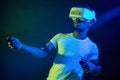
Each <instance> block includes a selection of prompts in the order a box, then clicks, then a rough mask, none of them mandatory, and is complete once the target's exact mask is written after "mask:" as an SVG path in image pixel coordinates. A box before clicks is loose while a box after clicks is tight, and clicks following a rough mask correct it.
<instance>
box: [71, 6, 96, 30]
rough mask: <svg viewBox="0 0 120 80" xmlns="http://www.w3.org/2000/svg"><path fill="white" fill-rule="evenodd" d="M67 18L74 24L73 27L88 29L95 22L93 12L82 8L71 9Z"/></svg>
mask: <svg viewBox="0 0 120 80" xmlns="http://www.w3.org/2000/svg"><path fill="white" fill-rule="evenodd" d="M69 17H70V18H71V19H72V20H73V22H74V27H78V28H79V26H80V28H81V27H83V28H86V27H90V26H92V25H93V24H94V23H95V22H96V17H95V11H94V10H90V9H87V8H82V7H72V8H71V10H70V13H69Z"/></svg>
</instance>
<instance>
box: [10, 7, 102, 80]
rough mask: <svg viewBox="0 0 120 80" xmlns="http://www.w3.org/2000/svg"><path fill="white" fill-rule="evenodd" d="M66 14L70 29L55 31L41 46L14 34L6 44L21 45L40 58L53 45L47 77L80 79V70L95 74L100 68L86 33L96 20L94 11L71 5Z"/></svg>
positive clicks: (94, 49)
mask: <svg viewBox="0 0 120 80" xmlns="http://www.w3.org/2000/svg"><path fill="white" fill-rule="evenodd" d="M69 17H70V18H71V19H72V20H73V25H74V31H73V32H72V33H68V34H63V33H58V34H56V35H55V36H54V37H53V38H52V39H51V40H50V42H48V43H47V44H46V45H45V46H44V47H42V48H41V49H40V48H36V47H32V46H28V45H26V44H23V43H21V42H20V41H19V40H18V39H17V38H14V37H8V46H9V47H10V48H14V49H23V50H25V51H28V52H30V53H31V54H33V55H36V56H38V57H40V58H43V57H45V56H47V55H48V54H49V53H50V51H51V50H52V49H57V50H58V53H57V54H56V57H55V59H54V61H53V65H52V67H51V69H50V72H49V75H48V78H47V80H82V76H83V73H86V74H88V73H90V74H91V75H93V76H97V75H98V74H99V73H100V71H101V66H100V65H99V64H98V56H99V54H98V47H97V45H96V44H95V43H94V42H93V41H91V40H90V39H89V37H88V36H87V32H88V30H89V28H90V27H91V26H92V25H93V24H94V23H95V22H96V17H95V11H94V10H90V9H87V8H81V7H72V8H71V10H70V13H69Z"/></svg>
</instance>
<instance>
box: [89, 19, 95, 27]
mask: <svg viewBox="0 0 120 80" xmlns="http://www.w3.org/2000/svg"><path fill="white" fill-rule="evenodd" d="M95 22H96V21H95V20H94V19H93V20H91V21H90V22H89V24H88V26H89V27H91V26H92V25H93V24H94V23H95Z"/></svg>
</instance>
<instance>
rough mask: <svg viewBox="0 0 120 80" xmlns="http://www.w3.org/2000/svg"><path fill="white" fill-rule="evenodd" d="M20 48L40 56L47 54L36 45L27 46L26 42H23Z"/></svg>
mask: <svg viewBox="0 0 120 80" xmlns="http://www.w3.org/2000/svg"><path fill="white" fill-rule="evenodd" d="M21 49H23V50H25V51H27V52H29V53H31V54H33V55H35V56H37V57H40V58H43V57H45V56H47V53H46V52H45V51H43V50H42V49H40V48H37V47H32V46H28V45H26V44H23V45H22V48H21Z"/></svg>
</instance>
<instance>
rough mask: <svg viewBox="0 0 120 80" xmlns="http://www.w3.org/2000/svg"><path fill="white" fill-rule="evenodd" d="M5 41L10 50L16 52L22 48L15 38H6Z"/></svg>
mask: <svg viewBox="0 0 120 80" xmlns="http://www.w3.org/2000/svg"><path fill="white" fill-rule="evenodd" d="M7 41H8V46H9V47H10V48H11V49H15V50H18V49H21V47H22V43H21V42H20V41H19V40H18V39H17V38H15V37H7Z"/></svg>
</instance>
